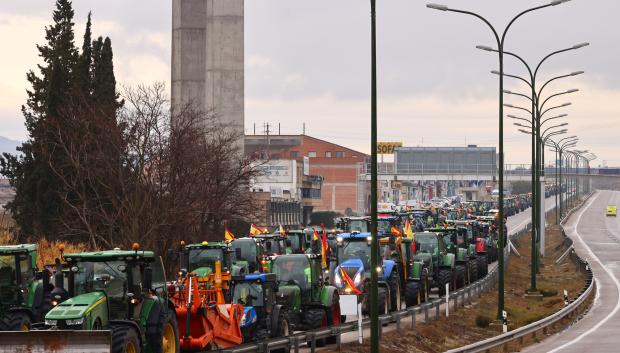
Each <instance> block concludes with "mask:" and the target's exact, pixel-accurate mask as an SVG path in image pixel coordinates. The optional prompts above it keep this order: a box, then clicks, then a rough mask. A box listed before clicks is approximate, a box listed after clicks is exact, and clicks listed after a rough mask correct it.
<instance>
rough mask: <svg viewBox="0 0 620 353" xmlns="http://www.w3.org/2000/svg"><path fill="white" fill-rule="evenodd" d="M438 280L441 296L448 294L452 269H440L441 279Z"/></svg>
mask: <svg viewBox="0 0 620 353" xmlns="http://www.w3.org/2000/svg"><path fill="white" fill-rule="evenodd" d="M437 282H438V283H437V285H438V286H439V288H438V289H439V296H440V297H443V296H445V295H446V284H449V283H451V282H452V271H451V270H448V269H443V270H439V280H438V281H437Z"/></svg>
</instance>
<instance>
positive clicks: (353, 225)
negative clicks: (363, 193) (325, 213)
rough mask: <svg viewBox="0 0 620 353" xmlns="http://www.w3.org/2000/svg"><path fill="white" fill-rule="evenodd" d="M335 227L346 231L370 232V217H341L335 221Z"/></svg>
mask: <svg viewBox="0 0 620 353" xmlns="http://www.w3.org/2000/svg"><path fill="white" fill-rule="evenodd" d="M336 227H338V228H340V229H342V231H343V232H346V233H354V232H357V233H370V217H342V218H339V219H338V220H337V221H336Z"/></svg>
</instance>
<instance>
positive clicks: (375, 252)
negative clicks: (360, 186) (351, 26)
mask: <svg viewBox="0 0 620 353" xmlns="http://www.w3.org/2000/svg"><path fill="white" fill-rule="evenodd" d="M376 21H377V13H376V0H370V61H371V64H370V66H371V68H370V86H371V87H370V96H371V98H370V152H371V161H370V163H371V176H370V236H371V238H372V239H371V246H370V247H371V249H370V251H371V254H370V264H371V266H370V267H371V269H370V352H371V353H378V352H379V307H378V304H377V297H378V296H379V289H378V287H377V281H378V273H377V266H378V264H379V238H378V237H377V23H376Z"/></svg>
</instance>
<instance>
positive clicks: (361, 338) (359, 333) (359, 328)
mask: <svg viewBox="0 0 620 353" xmlns="http://www.w3.org/2000/svg"><path fill="white" fill-rule="evenodd" d="M363 331H364V329H363V327H362V303H357V342H359V344H362V343H363V341H364V334H363Z"/></svg>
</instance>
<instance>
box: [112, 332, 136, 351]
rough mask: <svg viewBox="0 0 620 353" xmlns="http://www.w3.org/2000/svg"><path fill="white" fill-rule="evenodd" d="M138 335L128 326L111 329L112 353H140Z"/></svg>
mask: <svg viewBox="0 0 620 353" xmlns="http://www.w3.org/2000/svg"><path fill="white" fill-rule="evenodd" d="M141 348H142V346H141V345H140V338H138V333H137V332H136V330H134V329H133V328H132V327H129V326H116V327H112V350H111V352H112V353H140V352H141V350H142V349H141Z"/></svg>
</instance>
